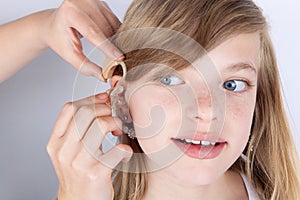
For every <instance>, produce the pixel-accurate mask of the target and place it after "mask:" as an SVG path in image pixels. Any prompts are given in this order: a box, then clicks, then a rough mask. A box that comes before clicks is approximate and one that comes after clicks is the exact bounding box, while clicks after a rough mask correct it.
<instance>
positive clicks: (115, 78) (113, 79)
mask: <svg viewBox="0 0 300 200" xmlns="http://www.w3.org/2000/svg"><path fill="white" fill-rule="evenodd" d="M121 79H122V76H119V75H113V76H112V77H111V79H110V87H111V88H114V87H116V85H117V83H118V82H119V81H120V80H121Z"/></svg>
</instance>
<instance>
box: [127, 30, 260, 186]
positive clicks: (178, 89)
mask: <svg viewBox="0 0 300 200" xmlns="http://www.w3.org/2000/svg"><path fill="white" fill-rule="evenodd" d="M259 52H260V40H259V34H258V33H252V34H240V35H236V36H233V37H232V38H230V39H228V40H226V41H225V42H223V43H222V44H220V45H219V46H217V47H216V48H214V49H213V50H211V51H210V52H208V57H209V58H210V59H211V61H212V62H213V64H214V66H211V65H210V66H209V67H208V66H207V65H205V64H203V63H204V62H203V61H201V59H200V60H199V61H197V62H195V63H193V66H190V67H187V68H184V69H182V70H180V71H173V72H172V73H168V74H167V75H165V74H163V73H162V74H160V78H158V79H156V80H155V81H152V82H149V83H147V84H143V85H141V86H139V87H136V89H135V90H133V91H132V92H131V95H130V99H129V107H130V112H131V115H132V118H133V120H134V125H135V130H136V136H137V139H138V142H139V144H140V146H141V148H142V149H143V151H144V152H145V154H146V155H147V156H148V158H149V161H153V163H155V164H154V165H153V166H157V167H156V170H158V172H157V173H161V174H164V175H165V176H167V177H169V178H171V179H174V181H175V182H179V183H181V184H184V183H185V184H189V185H206V184H210V183H213V182H214V181H216V180H217V179H218V178H220V177H221V176H222V175H223V174H224V173H225V172H226V171H227V170H228V168H229V167H230V166H231V165H232V164H233V163H234V162H235V161H236V160H237V158H238V157H239V156H240V155H241V154H242V152H243V150H244V148H245V146H246V144H247V141H248V139H249V135H250V129H251V123H252V118H253V113H254V107H255V100H256V91H257V72H258V69H259V62H260V59H259ZM195 66H196V67H195ZM213 68H214V69H213ZM210 72H211V73H210ZM149 163H151V162H149Z"/></svg>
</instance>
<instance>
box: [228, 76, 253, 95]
mask: <svg viewBox="0 0 300 200" xmlns="http://www.w3.org/2000/svg"><path fill="white" fill-rule="evenodd" d="M228 81H241V82H244V83H245V84H246V86H245V89H243V90H241V91H230V90H229V89H226V88H225V83H226V82H228ZM222 86H223V88H224V89H225V90H226V91H228V92H232V93H234V94H241V93H243V92H246V91H247V90H249V89H250V88H251V87H253V86H255V85H254V84H251V83H250V81H248V80H245V79H230V80H227V81H225V82H224V83H223V85H222Z"/></svg>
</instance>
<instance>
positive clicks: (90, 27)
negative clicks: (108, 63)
mask: <svg viewBox="0 0 300 200" xmlns="http://www.w3.org/2000/svg"><path fill="white" fill-rule="evenodd" d="M70 14H71V16H70V17H69V22H70V25H71V27H73V28H75V29H76V30H77V31H78V32H80V34H81V35H82V36H83V37H85V38H86V39H87V40H89V41H90V42H91V43H92V44H93V45H95V46H97V48H99V49H100V50H102V51H103V52H104V54H105V55H107V56H108V57H110V58H113V59H116V60H122V59H123V58H124V56H123V54H122V53H121V52H120V50H119V49H118V48H117V47H115V46H114V45H113V44H112V43H111V42H110V41H109V40H108V39H107V37H106V36H105V35H104V33H103V31H102V30H101V29H100V28H99V27H98V26H97V24H96V23H95V22H94V21H93V20H92V19H91V18H90V17H89V16H88V15H87V14H85V13H83V12H70Z"/></svg>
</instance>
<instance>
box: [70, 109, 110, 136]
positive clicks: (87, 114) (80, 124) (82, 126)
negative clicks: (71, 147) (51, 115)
mask: <svg viewBox="0 0 300 200" xmlns="http://www.w3.org/2000/svg"><path fill="white" fill-rule="evenodd" d="M102 116H111V109H110V107H108V106H107V105H105V104H94V105H89V106H82V107H80V108H79V109H78V111H77V112H76V114H75V116H74V124H75V126H76V130H77V132H78V137H79V138H80V139H82V138H83V137H84V135H85V133H86V132H87V130H88V129H89V127H90V126H91V125H92V123H93V121H94V120H95V119H98V118H99V117H102ZM100 121H101V120H100ZM102 123H103V128H102V127H101V128H102V129H100V131H102V132H103V133H105V131H106V130H105V129H106V126H108V125H107V124H106V123H104V122H102ZM101 125H102V124H101Z"/></svg>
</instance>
